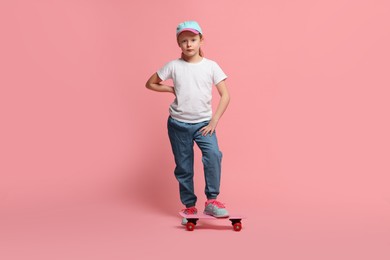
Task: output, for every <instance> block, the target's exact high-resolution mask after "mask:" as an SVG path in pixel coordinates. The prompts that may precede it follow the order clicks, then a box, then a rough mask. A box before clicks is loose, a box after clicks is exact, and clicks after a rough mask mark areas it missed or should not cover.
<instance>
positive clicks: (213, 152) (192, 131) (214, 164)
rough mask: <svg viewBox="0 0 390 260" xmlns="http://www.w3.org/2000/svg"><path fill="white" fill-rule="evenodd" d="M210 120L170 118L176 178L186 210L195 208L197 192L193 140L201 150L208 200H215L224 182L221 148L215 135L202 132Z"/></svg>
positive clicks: (169, 130) (170, 136)
mask: <svg viewBox="0 0 390 260" xmlns="http://www.w3.org/2000/svg"><path fill="white" fill-rule="evenodd" d="M208 123H209V121H205V122H200V123H194V124H192V123H184V122H180V121H177V120H175V119H173V118H172V117H169V118H168V134H169V140H170V141H171V145H172V151H173V155H174V157H175V163H176V168H175V172H174V173H175V177H176V179H177V180H178V182H179V191H180V200H181V202H182V203H183V205H185V206H186V207H192V206H195V204H196V200H197V197H196V195H195V193H194V141H195V142H196V144H197V145H198V147H199V148H200V150H201V151H202V162H203V169H204V177H205V183H206V186H205V194H206V197H207V199H216V198H217V196H218V194H219V187H220V181H221V160H222V153H221V151H220V150H219V147H218V141H217V136H216V134H215V132H214V133H213V134H212V135H211V136H210V135H207V136H203V135H202V134H201V133H200V132H199V130H200V129H201V128H202V127H204V126H207V125H208Z"/></svg>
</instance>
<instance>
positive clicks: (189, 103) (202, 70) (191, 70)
mask: <svg viewBox="0 0 390 260" xmlns="http://www.w3.org/2000/svg"><path fill="white" fill-rule="evenodd" d="M157 75H158V76H159V77H160V79H161V80H167V79H172V80H173V85H174V88H175V93H176V98H175V100H174V101H173V103H172V104H171V106H170V107H169V113H170V115H171V117H173V118H174V119H176V120H178V121H182V122H185V123H199V122H203V121H207V120H210V119H211V117H212V108H211V99H212V86H213V84H214V85H217V84H218V83H219V82H221V81H222V80H224V79H226V78H227V76H226V74H225V73H224V72H223V71H222V69H221V68H220V67H219V65H218V64H217V63H216V62H215V61H212V60H209V59H206V58H203V59H202V60H201V61H200V62H198V63H190V62H186V61H185V60H183V59H176V60H173V61H170V62H168V63H167V64H165V65H164V67H162V68H161V69H159V70H158V71H157Z"/></svg>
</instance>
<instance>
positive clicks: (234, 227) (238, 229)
mask: <svg viewBox="0 0 390 260" xmlns="http://www.w3.org/2000/svg"><path fill="white" fill-rule="evenodd" d="M233 229H234V231H241V229H242V225H241V223H234V224H233Z"/></svg>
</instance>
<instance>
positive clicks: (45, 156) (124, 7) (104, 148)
mask: <svg viewBox="0 0 390 260" xmlns="http://www.w3.org/2000/svg"><path fill="white" fill-rule="evenodd" d="M389 17H390V4H389V2H388V1H385V0H370V1H368V0H366V1H362V0H355V1H348V0H337V1H335V0H330V1H309V0H297V1H287V0H276V1H255V0H253V1H249V0H248V1H246V0H243V1H222V0H218V1H217V0H216V1H206V0H199V1H197V2H183V1H177V0H166V1H151V0H144V1H140V2H138V1H136V2H134V1H120V0H111V1H108V0H99V1H88V0H78V1H76V0H72V1H49V0H47V1H44V0H40V1H25V0H15V1H2V2H1V3H0V24H1V27H0V28H1V41H0V47H1V48H0V57H1V58H0V71H1V75H0V86H1V89H0V119H1V128H0V158H1V163H0V210H1V212H0V220H1V224H0V227H1V228H2V231H1V233H0V258H1V259H137V258H134V257H138V259H154V258H156V257H159V258H161V257H164V256H166V257H173V258H170V259H178V258H175V257H179V256H182V255H183V254H187V253H188V247H189V245H192V246H191V247H193V248H191V250H193V251H194V253H193V257H198V255H199V256H203V255H204V254H205V252H204V251H205V250H211V251H210V252H208V253H207V254H208V255H209V256H210V257H212V256H228V257H229V256H230V257H231V258H233V257H242V255H243V254H251V255H253V254H256V256H258V257H256V259H262V258H264V259H316V260H318V259H376V260H380V259H389V257H390V250H389V241H390V224H389V217H390V192H389V190H390V189H389V181H390V177H389V174H390V163H389V156H390V148H389V147H390V135H389V132H390V122H389V112H390V103H389V98H390V91H389V86H390V77H389V71H390V62H389V61H390V50H389V46H390V18H389ZM188 19H195V20H197V21H198V22H199V23H200V24H201V26H202V27H203V30H204V35H205V45H204V48H203V49H204V52H205V55H206V57H208V58H210V59H213V60H216V61H218V63H219V64H220V65H221V67H222V68H223V69H224V70H225V72H226V73H227V74H228V75H229V79H228V81H227V83H228V87H229V90H230V92H231V96H232V99H231V104H230V106H229V108H228V110H227V112H226V114H225V115H224V116H223V118H222V120H221V122H220V124H219V126H218V129H217V131H218V135H219V142H220V146H221V150H222V151H223V153H224V159H223V177H222V190H221V191H222V193H221V196H220V199H221V200H222V201H223V202H225V203H226V204H227V207H228V208H229V210H230V211H232V212H239V213H243V214H245V215H247V216H248V219H247V220H246V221H245V222H244V229H243V231H242V232H240V233H235V232H230V231H228V230H225V225H224V224H226V223H227V222H226V223H223V222H222V221H221V222H217V223H205V224H204V225H203V226H202V225H200V226H199V229H198V230H196V231H195V232H193V233H188V232H185V231H183V228H182V227H180V225H179V222H180V219H179V217H178V216H177V213H176V212H177V211H178V210H180V209H181V205H180V203H179V197H178V190H177V184H176V180H175V179H174V177H173V173H172V172H173V168H174V164H173V156H172V154H171V150H170V146H169V141H168V137H167V133H166V119H167V116H168V105H169V104H170V102H171V101H172V96H171V95H169V94H159V93H154V92H151V91H148V90H146V88H145V87H144V84H145V82H146V80H147V79H148V77H149V76H150V75H151V74H152V73H154V72H155V71H156V70H157V69H158V68H160V67H161V66H162V65H163V64H164V63H165V62H167V61H169V60H171V59H174V58H176V57H178V56H179V54H180V52H179V48H178V47H177V46H176V42H175V27H176V25H177V24H178V23H179V22H182V21H184V20H188ZM214 94H215V95H216V96H215V97H216V99H215V100H214V101H215V104H216V102H217V101H218V98H217V96H218V95H217V92H215V93H214ZM196 156H197V157H196V158H197V163H196V165H195V168H196V170H197V176H196V190H197V193H198V195H199V205H198V207H199V208H202V206H203V202H204V195H203V186H204V182H203V176H202V171H201V169H202V165H201V162H200V154H199V152H197V154H196ZM202 227H203V228H202ZM210 243H214V244H215V246H210V247H207V246H206V245H207V244H210ZM20 248H22V249H20ZM151 248H152V249H151ZM206 248H207V249H206ZM140 257H141V258H140ZM190 259H192V258H191V256H190ZM194 259H195V258H194ZM225 259H228V258H225ZM229 259H230V258H229ZM245 259H250V258H245Z"/></svg>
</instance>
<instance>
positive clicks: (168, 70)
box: [157, 62, 172, 81]
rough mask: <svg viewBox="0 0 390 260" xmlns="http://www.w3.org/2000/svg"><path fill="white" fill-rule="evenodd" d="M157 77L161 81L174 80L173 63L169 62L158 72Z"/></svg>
mask: <svg viewBox="0 0 390 260" xmlns="http://www.w3.org/2000/svg"><path fill="white" fill-rule="evenodd" d="M157 75H158V76H159V78H160V79H161V80H163V81H164V80H167V79H171V78H172V62H168V63H167V64H165V65H164V66H163V67H162V68H160V69H159V70H158V71H157Z"/></svg>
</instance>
